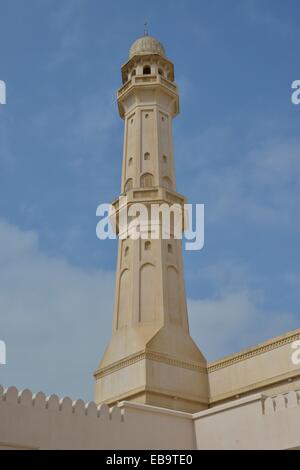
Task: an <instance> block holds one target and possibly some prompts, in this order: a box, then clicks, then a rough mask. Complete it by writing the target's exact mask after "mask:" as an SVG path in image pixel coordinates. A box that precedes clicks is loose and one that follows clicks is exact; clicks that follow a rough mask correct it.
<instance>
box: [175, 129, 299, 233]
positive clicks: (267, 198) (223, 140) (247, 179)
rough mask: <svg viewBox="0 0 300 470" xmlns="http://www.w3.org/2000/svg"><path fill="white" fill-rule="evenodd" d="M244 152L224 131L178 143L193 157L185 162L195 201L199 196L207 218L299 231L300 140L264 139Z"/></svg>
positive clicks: (208, 132)
mask: <svg viewBox="0 0 300 470" xmlns="http://www.w3.org/2000/svg"><path fill="white" fill-rule="evenodd" d="M243 139H245V140H247V136H246V135H244V136H243ZM242 148H243V145H241V142H240V137H239V136H236V135H234V134H233V132H232V131H231V130H230V129H226V128H224V129H220V128H211V129H207V130H206V131H204V132H203V133H200V134H199V135H197V136H195V137H194V138H193V139H190V140H189V141H188V142H180V147H179V150H180V153H183V152H185V153H187V154H189V155H191V158H190V159H188V160H186V159H185V161H186V165H190V168H188V171H190V172H191V176H190V181H191V187H192V189H191V191H194V193H195V195H193V197H197V198H199V193H200V194H201V197H202V202H204V204H206V205H207V206H209V211H207V212H206V214H207V216H208V217H209V220H210V221H213V222H219V221H223V220H224V219H227V218H228V217H230V218H238V219H239V220H243V221H247V222H248V223H255V224H260V227H278V226H281V227H283V226H288V227H289V228H299V220H300V219H299V217H297V214H298V210H299V209H298V201H299V199H300V186H299V181H300V158H299V156H300V141H299V139H293V140H292V139H290V140H289V139H282V140H281V139H273V140H264V141H262V142H257V143H256V145H255V149H252V150H250V151H247V152H246V151H243V150H242ZM242 152H244V153H242ZM193 188H194V189H193Z"/></svg>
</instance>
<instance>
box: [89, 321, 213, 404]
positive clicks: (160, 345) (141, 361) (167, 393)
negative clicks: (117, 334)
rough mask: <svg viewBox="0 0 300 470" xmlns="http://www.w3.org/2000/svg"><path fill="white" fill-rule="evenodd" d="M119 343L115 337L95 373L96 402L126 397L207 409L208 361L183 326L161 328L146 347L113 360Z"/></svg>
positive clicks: (119, 339) (147, 401)
mask: <svg viewBox="0 0 300 470" xmlns="http://www.w3.org/2000/svg"><path fill="white" fill-rule="evenodd" d="M123 334H125V336H126V333H125V332H124V333H123ZM116 343H118V346H117V344H116ZM120 344H122V339H121V338H114V339H112V341H111V343H110V345H109V347H108V348H107V351H106V353H105V355H104V358H103V360H102V361H101V364H100V368H99V370H97V371H96V372H95V379H96V397H95V399H96V402H97V403H102V402H105V403H107V404H109V405H110V406H112V405H114V404H116V403H117V402H120V401H123V400H127V401H134V402H137V403H143V404H147V405H152V406H159V407H163V408H169V409H174V410H180V411H186V412H190V413H192V412H193V413H194V412H197V411H200V410H203V409H205V408H207V406H208V382H207V369H206V361H205V359H204V357H203V355H202V354H201V352H200V351H199V349H198V348H197V346H196V345H195V343H194V342H193V340H192V339H191V337H190V336H189V335H183V334H182V330H181V329H178V328H170V327H168V328H161V329H160V330H159V331H158V333H157V334H155V335H154V337H153V338H152V339H151V340H150V341H148V342H147V345H146V347H145V348H143V349H141V350H137V351H136V352H134V353H131V354H129V355H127V356H126V355H125V354H124V357H123V358H122V359H121V360H118V361H110V359H113V358H114V355H115V354H114V353H115V352H116V348H117V349H119V346H120ZM174 351H176V355H174ZM119 352H120V351H119ZM170 352H173V354H171V353H170Z"/></svg>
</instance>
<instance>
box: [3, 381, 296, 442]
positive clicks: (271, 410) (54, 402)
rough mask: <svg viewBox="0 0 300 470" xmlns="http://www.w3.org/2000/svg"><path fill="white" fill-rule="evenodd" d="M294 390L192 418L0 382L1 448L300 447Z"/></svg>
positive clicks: (240, 401) (233, 403)
mask: <svg viewBox="0 0 300 470" xmlns="http://www.w3.org/2000/svg"><path fill="white" fill-rule="evenodd" d="M299 423H300V390H298V391H290V392H289V393H287V394H282V395H276V396H272V397H266V396H264V395H263V394H255V395H252V396H249V397H246V398H242V399H238V400H233V401H231V402H229V403H226V404H223V405H218V406H215V407H214V408H212V409H210V410H204V411H201V412H199V413H196V414H194V415H192V414H189V413H183V412H180V411H172V410H167V409H163V408H157V407H154V406H147V405H142V404H137V403H132V402H123V403H120V404H119V406H117V407H114V408H113V409H109V408H108V407H107V406H106V405H101V406H98V407H97V406H96V405H95V403H93V402H92V403H88V404H85V403H84V402H83V401H82V400H77V401H74V402H72V400H70V398H64V399H62V400H59V399H58V397H57V396H56V395H51V396H50V397H48V398H46V397H45V395H44V394H43V393H38V394H36V395H32V393H31V392H30V391H29V390H25V391H23V392H18V391H17V389H16V388H15V387H11V388H9V389H8V390H4V391H3V389H2V388H1V387H0V450H5V449H118V450H122V449H157V450H159V449H182V450H193V449H236V450H237V449H295V448H300V424H299Z"/></svg>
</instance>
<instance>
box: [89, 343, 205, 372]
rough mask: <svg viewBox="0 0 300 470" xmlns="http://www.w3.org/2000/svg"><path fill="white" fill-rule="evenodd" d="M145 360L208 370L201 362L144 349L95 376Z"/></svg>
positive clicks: (104, 368)
mask: <svg viewBox="0 0 300 470" xmlns="http://www.w3.org/2000/svg"><path fill="white" fill-rule="evenodd" d="M143 360H149V361H156V362H162V363H164V364H168V365H171V366H175V367H181V368H183V369H191V370H198V371H200V372H203V373H205V372H206V366H205V364H200V363H199V362H194V361H184V360H181V359H177V358H175V357H172V356H169V355H168V354H163V353H158V352H155V351H145V350H144V351H139V352H137V353H135V354H131V355H130V356H127V357H126V358H124V359H123V360H120V361H116V362H113V363H112V364H110V365H108V366H106V367H103V368H100V369H99V370H97V371H96V372H95V373H94V376H95V378H96V379H99V378H100V377H104V376H105V375H107V374H111V373H113V372H116V371H118V370H120V369H123V368H124V367H128V366H130V365H132V364H135V363H137V362H140V361H143Z"/></svg>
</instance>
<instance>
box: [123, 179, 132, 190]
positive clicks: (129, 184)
mask: <svg viewBox="0 0 300 470" xmlns="http://www.w3.org/2000/svg"><path fill="white" fill-rule="evenodd" d="M132 187H133V180H132V178H129V179H128V180H127V181H126V183H125V186H124V192H125V193H126V192H127V191H129V189H132Z"/></svg>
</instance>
